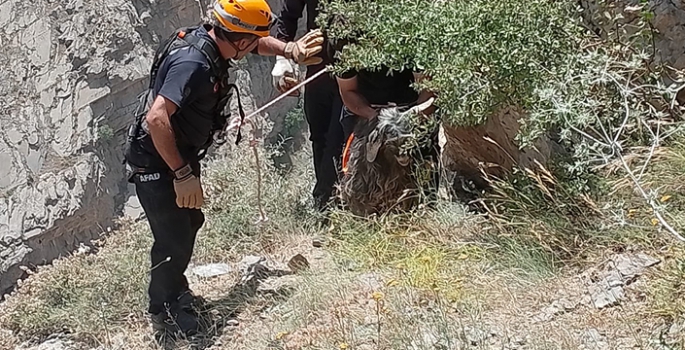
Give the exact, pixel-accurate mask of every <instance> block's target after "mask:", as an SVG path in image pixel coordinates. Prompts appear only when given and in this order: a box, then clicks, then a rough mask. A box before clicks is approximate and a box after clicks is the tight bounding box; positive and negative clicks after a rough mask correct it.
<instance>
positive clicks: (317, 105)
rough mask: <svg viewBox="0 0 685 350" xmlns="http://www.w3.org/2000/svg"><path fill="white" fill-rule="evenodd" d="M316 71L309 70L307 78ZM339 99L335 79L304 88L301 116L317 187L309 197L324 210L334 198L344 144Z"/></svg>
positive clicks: (326, 78) (324, 77) (323, 78)
mask: <svg viewBox="0 0 685 350" xmlns="http://www.w3.org/2000/svg"><path fill="white" fill-rule="evenodd" d="M318 68H319V67H310V69H309V70H308V71H307V76H311V75H312V74H313V73H315V72H317V71H318V70H319V69H318ZM341 109H342V99H341V98H340V92H339V90H338V84H337V82H336V81H335V78H334V77H331V76H330V75H328V74H324V75H322V76H320V77H318V78H317V79H315V80H314V81H312V82H311V83H309V84H308V85H307V87H306V88H305V92H304V114H305V117H306V119H307V124H309V132H310V136H309V140H310V141H311V142H312V153H313V156H314V159H313V161H314V174H315V176H316V184H315V185H314V190H313V191H312V195H313V197H314V200H315V202H316V205H317V207H318V208H319V209H323V207H324V206H325V204H326V203H327V202H328V201H329V200H330V198H331V195H332V194H333V190H334V186H335V183H336V181H337V179H338V173H339V170H340V169H339V168H340V159H341V156H342V149H343V144H344V139H343V130H342V126H341V125H340V111H341Z"/></svg>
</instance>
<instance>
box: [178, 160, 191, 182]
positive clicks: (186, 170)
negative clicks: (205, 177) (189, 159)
mask: <svg viewBox="0 0 685 350" xmlns="http://www.w3.org/2000/svg"><path fill="white" fill-rule="evenodd" d="M192 174H193V168H191V167H190V164H186V165H184V166H182V167H180V168H178V169H176V170H174V178H175V179H176V180H183V179H185V178H186V177H188V176H190V175H192Z"/></svg>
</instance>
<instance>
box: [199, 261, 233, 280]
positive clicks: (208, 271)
mask: <svg viewBox="0 0 685 350" xmlns="http://www.w3.org/2000/svg"><path fill="white" fill-rule="evenodd" d="M230 272H231V267H230V266H228V264H207V265H200V266H195V267H193V273H194V274H196V275H198V276H200V277H204V278H211V277H216V276H221V275H225V274H228V273H230Z"/></svg>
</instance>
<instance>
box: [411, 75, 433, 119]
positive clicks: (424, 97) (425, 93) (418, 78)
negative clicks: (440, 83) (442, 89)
mask: <svg viewBox="0 0 685 350" xmlns="http://www.w3.org/2000/svg"><path fill="white" fill-rule="evenodd" d="M428 79H430V78H429V77H428V76H426V75H425V74H423V73H416V72H414V81H415V82H416V83H421V82H423V81H424V80H428ZM431 97H436V96H435V93H433V91H430V90H427V89H422V90H421V91H419V98H418V99H417V100H416V104H421V103H423V102H426V101H428V99H429V98H431ZM435 109H436V107H435V105H431V106H430V107H428V108H427V109H426V110H425V111H423V114H425V115H431V114H433V112H435Z"/></svg>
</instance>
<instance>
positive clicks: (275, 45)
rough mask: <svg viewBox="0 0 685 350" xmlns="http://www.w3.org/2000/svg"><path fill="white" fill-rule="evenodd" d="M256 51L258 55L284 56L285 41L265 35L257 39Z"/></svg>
mask: <svg viewBox="0 0 685 350" xmlns="http://www.w3.org/2000/svg"><path fill="white" fill-rule="evenodd" d="M258 40H259V42H258V44H257V53H258V54H259V55H260V56H276V55H278V56H285V45H286V44H285V43H284V42H282V41H280V40H278V39H276V38H274V37H272V36H267V37H263V38H259V39H258Z"/></svg>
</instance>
